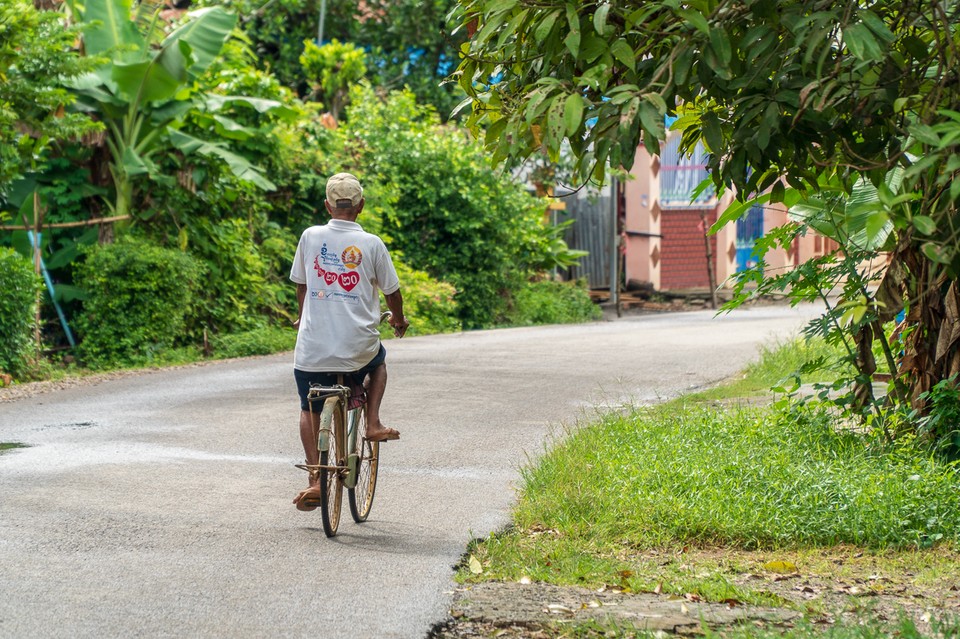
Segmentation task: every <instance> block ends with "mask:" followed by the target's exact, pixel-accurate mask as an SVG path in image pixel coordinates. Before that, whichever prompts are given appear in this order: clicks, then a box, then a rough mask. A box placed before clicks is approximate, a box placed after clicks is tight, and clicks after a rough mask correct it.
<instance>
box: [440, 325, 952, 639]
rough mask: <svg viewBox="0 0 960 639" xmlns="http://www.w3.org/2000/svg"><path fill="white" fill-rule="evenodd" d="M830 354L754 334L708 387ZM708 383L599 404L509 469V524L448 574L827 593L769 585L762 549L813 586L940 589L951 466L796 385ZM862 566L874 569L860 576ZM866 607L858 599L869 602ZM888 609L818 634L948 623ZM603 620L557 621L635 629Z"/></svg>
mask: <svg viewBox="0 0 960 639" xmlns="http://www.w3.org/2000/svg"><path fill="white" fill-rule="evenodd" d="M831 354H833V353H832V349H831V348H830V347H828V346H827V345H825V344H824V343H823V342H816V341H814V342H810V343H808V342H802V341H794V342H788V343H785V344H781V345H777V346H775V347H771V348H768V349H765V350H764V351H763V353H762V357H761V359H760V361H759V362H758V363H756V364H754V365H753V366H751V367H750V368H749V369H748V370H747V371H746V372H745V373H744V375H743V376H742V377H741V378H740V379H739V380H738V381H737V382H736V383H735V385H734V386H733V387H726V388H723V389H720V390H718V391H716V393H715V397H719V398H723V397H739V396H744V395H750V394H751V393H757V392H760V391H762V390H764V389H769V387H770V386H771V385H773V384H776V383H778V382H779V381H780V380H782V379H783V377H784V375H785V374H786V373H788V372H790V371H793V370H796V369H798V368H799V367H800V366H801V365H802V364H803V363H805V362H807V361H810V360H811V359H816V358H818V357H820V356H828V357H829V356H830V355H831ZM805 381H830V380H829V379H828V378H826V377H821V378H820V379H817V380H805ZM707 399H709V398H707V397H705V396H704V394H700V395H698V396H695V397H693V398H689V397H688V398H686V399H680V400H677V401H674V402H671V403H668V404H664V405H661V406H657V407H653V408H644V409H636V410H634V411H633V412H630V413H628V414H621V413H611V414H606V415H601V416H600V417H599V418H598V419H597V420H596V421H595V422H594V423H591V424H587V425H582V426H579V427H577V428H574V429H570V431H569V432H567V433H566V434H565V435H566V436H565V437H564V438H562V439H560V440H558V441H557V442H555V444H554V445H553V446H552V447H551V448H550V449H549V450H548V451H546V452H545V454H544V455H543V456H542V457H541V458H540V459H539V460H538V461H537V463H536V464H535V465H534V466H530V467H528V468H525V469H523V470H522V486H521V491H520V498H519V501H518V503H517V505H516V507H515V510H514V522H515V523H514V526H513V527H511V528H510V529H508V530H505V531H502V532H500V533H497V534H493V535H491V536H490V537H489V538H487V539H484V540H479V541H477V542H476V543H474V544H473V545H471V547H470V548H469V549H468V553H469V556H470V558H472V559H474V560H476V561H473V562H467V564H465V567H464V568H463V569H462V570H461V571H460V573H459V575H458V578H459V579H460V580H462V581H471V580H481V579H483V580H491V579H493V580H498V579H499V580H507V581H516V580H522V579H524V578H526V579H530V580H532V581H542V582H548V583H554V584H559V585H582V586H585V587H590V588H597V587H608V588H617V589H620V590H622V591H625V592H659V593H664V594H675V595H686V596H690V595H695V596H699V597H700V598H702V599H704V600H707V601H725V600H736V601H739V602H742V603H747V604H759V605H770V606H788V607H792V608H795V609H798V610H801V611H802V612H804V613H805V614H806V615H808V616H810V618H817V617H818V616H820V615H824V614H828V613H831V612H833V610H834V608H833V607H834V606H836V605H839V604H838V600H837V597H836V596H833V595H831V596H824V597H822V598H821V597H820V596H819V595H818V596H817V597H815V598H814V599H810V600H803V599H798V598H797V597H796V596H795V593H792V587H788V588H787V589H785V590H784V589H782V588H780V587H777V586H775V583H776V582H775V580H772V577H771V576H770V574H769V571H767V570H766V569H765V567H766V566H767V564H768V562H770V561H771V560H778V561H785V562H788V563H789V564H791V565H794V566H795V567H796V566H802V568H800V569H798V570H801V571H802V573H803V576H804V579H812V580H813V581H814V583H815V585H816V587H817V588H819V589H821V590H822V591H823V592H827V593H829V592H832V590H831V589H832V588H835V587H837V586H838V585H839V586H843V585H844V584H846V586H847V587H849V585H850V584H873V585H870V586H869V587H870V588H871V590H870V592H871V594H872V595H875V596H888V597H891V596H892V597H893V600H894V601H893V603H891V604H890V605H891V606H894V607H895V606H897V605H900V604H902V603H903V602H909V601H916V600H914V599H910V598H909V596H908V595H903V597H904V598H902V599H897V597H898V596H899V595H896V594H895V593H897V592H899V593H903V592H905V590H904V589H906V591H908V592H911V593H916V596H920V597H923V598H927V597H931V598H936V599H939V598H941V597H944V596H949V595H945V594H944V593H946V592H947V591H949V589H950V588H951V586H952V585H955V575H956V574H957V573H958V571H960V466H958V465H956V464H951V463H949V462H945V461H943V459H942V458H941V457H937V456H935V455H933V454H931V452H930V451H929V449H925V448H920V447H913V446H910V445H901V446H892V445H889V444H885V443H884V442H883V441H881V440H880V439H879V438H877V437H871V436H869V435H866V434H862V433H856V432H852V431H850V430H845V429H842V428H838V425H837V423H836V418H835V417H834V416H833V415H832V414H831V413H829V412H827V411H826V410H823V409H820V408H817V407H816V405H815V404H812V403H811V404H810V405H808V406H805V407H804V406H801V407H798V406H797V405H796V404H788V403H786V402H784V403H782V404H780V405H777V406H771V405H757V404H753V405H747V406H746V407H743V406H737V407H730V403H726V404H725V405H726V407H724V405H718V404H717V403H716V402H713V401H705V400H707ZM477 561H479V562H480V563H479V568H480V572H479V574H478V572H477V570H476V568H477V563H476V562H477ZM470 563H472V564H473V566H474V570H472V571H471V570H469V567H468V564H470ZM757 573H761V574H763V575H765V576H764V577H762V578H760V579H757V578H755V577H753V576H755V575H756V574H757ZM751 575H753V576H751ZM878 575H879V576H881V577H882V581H872V580H875V579H877V578H878V577H877V576H878ZM884 584H886V585H884ZM841 592H842V591H841ZM841 598H842V595H841ZM926 600H932V599H926ZM897 602H900V603H899V604H898V603H897ZM852 605H860V604H859V603H856V604H852ZM888 609H889V606H888ZM873 610H874V609H873V608H869V607H868V609H866V611H865V612H864V617H865V618H866V619H875V620H876V619H879V618H882V617H883V615H884V612H882V611H881V612H878V613H877V616H872V615H874V613H873ZM890 623H893V622H884V623H883V624H876V625H871V624H867V625H865V626H862V627H861V626H849V627H848V626H843V624H842V623H838V624H837V625H836V626H830V627H829V628H828V632H827V634H826V635H824V636H829V637H837V638H838V639H846V638H848V637H849V638H850V639H860V638H864V639H866V638H867V637H875V636H877V637H879V636H889V633H890V632H899V633H901V635H902V636H904V637H941V636H953V635H952V634H951V633H954V634H955V633H956V631H957V630H958V627H960V626H958V624H960V622H958V621H956V620H954V621H950V622H949V623H948V624H947V625H946V627H947V628H948V630H946V631H942V632H941V631H935V632H933V634H916V633H913V632H912V631H908V629H904V628H906V625H909V624H910V623H911V622H909V621H903V622H902V624H901V625H904V624H906V625H904V626H903V628H901V627H899V626H898V627H896V628H892V626H891V625H890ZM878 628H879V629H878ZM601 630H602V631H601ZM601 630H595V629H594V630H591V629H589V628H585V629H584V632H585V633H586V634H582V635H580V634H560V635H557V636H584V637H592V636H598V637H599V636H634V633H632V632H631V633H624V632H621V631H618V630H616V629H614V630H610V629H606V630H603V629H601ZM568 631H569V632H574V633H577V632H580V630H578V629H577V628H568V629H566V630H564V633H566V632H568ZM604 632H612V633H613V634H609V635H605V634H604ZM737 632H740V634H737ZM783 632H784V631H783V630H782V629H776V630H764V629H761V628H748V629H743V630H742V631H725V632H724V634H722V635H718V636H730V637H758V638H759V637H768V636H788V637H791V636H808V635H806V634H804V633H803V632H801V631H800V630H796V631H789V632H788V633H787V634H783ZM937 632H941V634H937ZM591 633H593V634H591ZM638 636H642V635H638Z"/></svg>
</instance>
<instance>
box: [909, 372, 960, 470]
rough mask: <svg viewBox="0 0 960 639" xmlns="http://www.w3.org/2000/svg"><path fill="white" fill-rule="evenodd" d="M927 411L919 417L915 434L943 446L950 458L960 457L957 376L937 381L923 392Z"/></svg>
mask: <svg viewBox="0 0 960 639" xmlns="http://www.w3.org/2000/svg"><path fill="white" fill-rule="evenodd" d="M921 399H922V400H924V401H925V402H928V405H929V412H927V413H926V414H925V415H923V416H921V417H919V419H918V423H917V434H918V435H919V436H920V437H923V438H926V439H928V440H930V441H933V442H935V443H937V444H939V445H941V446H942V447H943V448H944V451H945V452H946V454H947V455H948V456H949V457H950V458H951V459H958V458H960V392H958V389H957V376H956V375H954V376H952V377H950V378H948V379H944V380H942V381H940V382H938V383H937V384H936V385H935V386H934V387H933V388H931V389H930V390H929V391H927V392H926V393H924V394H923V395H922V396H921Z"/></svg>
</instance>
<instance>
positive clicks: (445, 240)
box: [344, 87, 551, 328]
mask: <svg viewBox="0 0 960 639" xmlns="http://www.w3.org/2000/svg"><path fill="white" fill-rule="evenodd" d="M354 91H355V95H354V96H353V98H352V100H351V102H352V105H353V106H352V107H351V109H350V112H349V117H348V126H347V127H346V131H345V133H344V135H345V138H346V140H347V141H348V142H347V144H348V147H347V148H348V151H349V152H350V153H351V154H353V156H354V158H356V159H355V160H354V161H355V162H357V163H358V164H359V169H358V170H359V172H360V174H361V175H363V176H364V179H365V180H368V181H375V182H377V183H379V184H381V185H383V186H382V187H381V188H382V189H383V190H384V192H385V193H384V194H385V195H387V194H388V193H387V189H388V188H389V195H392V197H388V199H387V201H388V203H389V208H388V209H384V210H382V211H381V212H380V214H381V216H382V219H383V231H384V233H385V234H386V235H387V236H388V237H389V238H390V240H391V243H390V246H391V247H392V248H395V249H397V250H399V251H400V252H402V253H403V255H404V256H405V259H406V261H407V262H408V263H409V264H410V265H411V266H413V267H415V268H418V269H422V270H424V271H426V272H428V273H430V274H431V275H432V276H433V277H436V278H438V279H441V280H444V281H446V282H449V283H451V284H453V285H454V286H455V287H456V289H457V303H458V305H459V309H460V314H461V315H460V317H461V319H462V321H463V326H464V328H479V327H485V326H491V325H493V324H495V323H496V322H497V321H499V320H500V319H501V318H502V317H503V316H504V314H505V312H506V309H507V304H508V300H509V298H510V295H511V293H512V291H513V290H515V289H516V288H518V287H519V286H520V285H521V284H522V282H524V281H525V280H526V277H527V275H529V274H531V272H532V270H534V269H535V267H536V266H539V265H540V264H542V263H543V262H544V261H546V260H548V257H547V256H546V255H545V253H546V250H548V249H544V247H545V246H547V247H549V246H551V243H550V242H549V241H545V240H544V237H545V235H547V234H548V231H547V229H546V228H545V227H544V225H543V222H542V219H543V211H544V209H545V205H544V203H543V202H542V201H540V200H538V199H536V198H534V197H531V196H530V194H528V193H527V192H526V191H525V189H524V187H523V186H522V185H521V184H519V183H518V182H516V181H514V180H513V179H511V178H510V177H508V176H503V175H498V174H496V173H493V172H491V171H490V169H489V167H488V165H487V160H486V157H485V156H484V154H483V152H482V149H481V148H480V147H479V145H477V144H475V143H473V142H471V141H470V140H469V139H468V138H467V137H466V136H465V135H464V134H463V133H462V132H460V131H457V130H454V129H449V128H443V127H440V126H439V121H438V119H437V117H436V114H435V113H434V111H433V110H432V109H431V108H429V107H425V106H421V105H418V104H417V103H416V99H415V97H414V96H413V94H412V93H410V92H394V93H391V94H389V95H388V96H386V98H385V99H379V98H378V97H377V96H376V95H375V94H374V93H373V92H372V91H371V90H370V89H369V88H365V87H357V88H355V89H354ZM371 201H374V200H372V199H371Z"/></svg>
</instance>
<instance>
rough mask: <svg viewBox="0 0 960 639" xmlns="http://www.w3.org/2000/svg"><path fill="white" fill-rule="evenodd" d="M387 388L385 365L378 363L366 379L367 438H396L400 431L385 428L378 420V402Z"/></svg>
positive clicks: (381, 399)
mask: <svg viewBox="0 0 960 639" xmlns="http://www.w3.org/2000/svg"><path fill="white" fill-rule="evenodd" d="M386 390H387V365H386V364H380V366H377V367H376V368H375V369H373V370H372V371H371V372H370V374H369V376H368V379H367V438H368V439H378V440H383V439H397V438H399V437H400V433H399V432H398V431H397V430H396V429H394V428H387V427H386V426H384V425H383V423H382V422H381V421H380V403H381V402H382V401H383V393H384V391H386Z"/></svg>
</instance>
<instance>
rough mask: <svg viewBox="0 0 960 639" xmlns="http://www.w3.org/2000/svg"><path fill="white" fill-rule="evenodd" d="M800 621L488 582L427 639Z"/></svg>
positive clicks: (648, 596) (464, 596) (651, 598)
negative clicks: (585, 628) (571, 628)
mask: <svg viewBox="0 0 960 639" xmlns="http://www.w3.org/2000/svg"><path fill="white" fill-rule="evenodd" d="M799 617H800V613H798V612H796V611H793V610H786V609H780V610H778V609H773V608H760V607H756V606H743V605H739V604H735V603H707V602H703V601H694V600H691V599H690V598H687V597H680V596H669V595H656V594H652V593H643V594H625V593H623V592H616V591H610V590H603V591H593V590H588V589H585V588H573V587H561V586H553V585H550V584H542V583H531V584H519V583H504V582H488V583H481V584H474V585H472V586H467V587H465V588H463V589H461V590H459V591H457V593H456V596H455V601H454V605H453V608H452V609H451V618H450V620H449V621H448V622H447V623H446V624H444V625H442V626H440V627H438V628H436V629H435V630H434V632H433V633H432V634H431V635H430V637H432V638H433V639H459V638H466V637H489V636H497V637H539V636H551V634H550V633H551V632H554V631H559V630H562V628H563V627H564V626H571V625H578V626H582V625H589V624H594V625H596V626H597V627H604V626H614V627H623V626H626V627H628V628H631V629H633V628H635V629H638V630H647V631H654V632H656V631H660V632H669V633H675V634H699V633H700V629H701V627H702V624H704V623H706V624H708V625H710V626H711V627H718V626H728V625H732V624H737V623H748V622H758V623H762V624H764V625H774V626H775V625H782V624H786V623H790V622H791V621H794V620H796V619H798V618H799Z"/></svg>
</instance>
